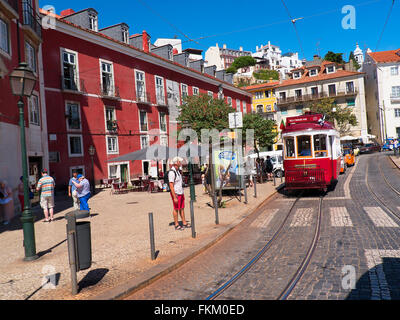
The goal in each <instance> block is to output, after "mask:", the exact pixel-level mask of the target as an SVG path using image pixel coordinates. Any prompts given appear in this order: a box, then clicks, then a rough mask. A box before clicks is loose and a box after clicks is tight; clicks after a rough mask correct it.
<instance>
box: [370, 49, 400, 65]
mask: <svg viewBox="0 0 400 320" xmlns="http://www.w3.org/2000/svg"><path fill="white" fill-rule="evenodd" d="M368 54H369V56H370V57H371V58H372V59H374V60H375V62H381V63H385V62H400V49H396V50H389V51H380V52H369V53H368Z"/></svg>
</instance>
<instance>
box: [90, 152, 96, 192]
mask: <svg viewBox="0 0 400 320" xmlns="http://www.w3.org/2000/svg"><path fill="white" fill-rule="evenodd" d="M95 153H96V148H95V147H94V146H92V145H90V146H89V155H90V158H91V160H92V195H95V193H96V186H95V179H94V161H93V157H94V154H95Z"/></svg>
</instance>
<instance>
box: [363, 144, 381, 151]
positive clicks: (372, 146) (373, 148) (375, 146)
mask: <svg viewBox="0 0 400 320" xmlns="http://www.w3.org/2000/svg"><path fill="white" fill-rule="evenodd" d="M381 150H382V148H381V146H380V145H379V144H377V143H376V142H374V143H367V144H364V145H363V146H361V147H360V153H369V152H376V151H379V152H381Z"/></svg>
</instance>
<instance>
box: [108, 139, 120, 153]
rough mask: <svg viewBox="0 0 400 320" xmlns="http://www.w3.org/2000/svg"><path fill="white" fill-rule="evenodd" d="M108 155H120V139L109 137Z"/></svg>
mask: <svg viewBox="0 0 400 320" xmlns="http://www.w3.org/2000/svg"><path fill="white" fill-rule="evenodd" d="M107 153H108V154H115V153H118V137H116V136H107Z"/></svg>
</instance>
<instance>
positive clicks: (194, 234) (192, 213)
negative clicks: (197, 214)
mask: <svg viewBox="0 0 400 320" xmlns="http://www.w3.org/2000/svg"><path fill="white" fill-rule="evenodd" d="M190 222H191V225H192V238H196V228H195V225H194V209H193V200H192V199H190Z"/></svg>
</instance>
